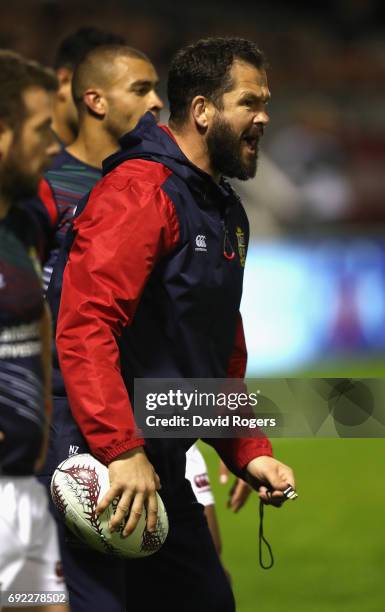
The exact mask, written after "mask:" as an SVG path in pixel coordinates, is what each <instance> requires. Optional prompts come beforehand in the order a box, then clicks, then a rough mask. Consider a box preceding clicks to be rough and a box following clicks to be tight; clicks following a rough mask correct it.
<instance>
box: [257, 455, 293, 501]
mask: <svg viewBox="0 0 385 612" xmlns="http://www.w3.org/2000/svg"><path fill="white" fill-rule="evenodd" d="M246 471H247V475H248V478H247V481H248V483H249V484H250V485H251V486H252V487H253V489H255V490H256V491H258V495H259V497H260V499H261V500H262V501H263V502H264V503H265V504H271V505H272V506H277V507H279V506H282V504H283V502H284V501H285V500H286V497H285V496H284V494H283V491H284V490H285V489H286V488H287V487H288V486H289V485H291V486H292V487H293V489H295V478H294V472H293V470H292V469H291V468H289V466H287V465H285V464H284V463H281V462H280V461H277V459H274V458H273V457H268V456H261V457H256V458H255V459H252V460H251V461H250V463H248V464H247V466H246Z"/></svg>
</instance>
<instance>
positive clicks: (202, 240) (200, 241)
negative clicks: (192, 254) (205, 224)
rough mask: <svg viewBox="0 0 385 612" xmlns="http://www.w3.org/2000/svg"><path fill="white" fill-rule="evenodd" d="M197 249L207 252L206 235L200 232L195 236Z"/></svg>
mask: <svg viewBox="0 0 385 612" xmlns="http://www.w3.org/2000/svg"><path fill="white" fill-rule="evenodd" d="M195 244H196V247H195V250H196V251H205V252H207V245H206V236H204V235H203V234H198V236H197V237H196V238H195Z"/></svg>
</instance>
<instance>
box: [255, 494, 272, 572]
mask: <svg viewBox="0 0 385 612" xmlns="http://www.w3.org/2000/svg"><path fill="white" fill-rule="evenodd" d="M263 513H264V504H263V503H262V501H260V502H259V534H258V535H259V542H258V543H259V565H260V566H261V567H262V569H266V570H267V569H270V568H272V567H273V565H274V557H273V551H272V549H271V546H270V544H269V542H268V541H267V540H266V538H265V536H264V535H263ZM263 544H264V545H265V546H266V548H267V551H268V554H269V557H270V561H269V562H268V563H267V564H265V563H264V561H263V552H262V545H263Z"/></svg>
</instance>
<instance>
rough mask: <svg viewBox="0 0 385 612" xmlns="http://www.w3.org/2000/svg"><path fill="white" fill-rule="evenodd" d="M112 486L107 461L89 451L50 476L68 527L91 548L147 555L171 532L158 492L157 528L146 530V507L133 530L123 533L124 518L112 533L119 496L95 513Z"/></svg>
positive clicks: (133, 555) (121, 553) (126, 555)
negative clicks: (103, 462) (101, 461)
mask: <svg viewBox="0 0 385 612" xmlns="http://www.w3.org/2000/svg"><path fill="white" fill-rule="evenodd" d="M109 487H110V481H109V474H108V469H107V468H106V466H105V465H103V464H102V463H100V461H98V460H97V459H95V458H94V457H92V455H89V454H82V455H74V456H72V457H69V458H68V459H66V460H65V461H63V462H62V463H61V464H60V465H59V466H58V467H57V468H56V470H55V472H54V475H53V477H52V480H51V495H52V499H53V502H54V504H55V506H56V508H57V509H58V511H59V513H60V515H61V517H62V518H63V520H64V522H65V523H66V525H67V527H68V528H69V529H70V530H71V531H72V532H73V533H74V534H75V535H76V536H77V537H78V538H79V539H80V540H82V542H83V543H85V544H86V545H88V546H90V547H91V548H94V549H95V550H98V551H99V552H104V553H107V554H113V555H120V556H123V557H130V558H133V557H147V556H148V555H152V554H153V553H155V552H157V551H158V550H159V549H160V548H161V546H162V545H163V543H164V541H165V539H166V537H167V534H168V517H167V512H166V509H165V507H164V504H163V502H162V499H161V497H160V496H159V494H158V493H157V500H158V519H157V525H156V530H155V531H154V532H153V533H149V532H148V531H147V529H146V521H147V516H146V514H147V513H146V511H143V513H142V514H141V516H140V519H139V522H138V524H137V526H136V528H135V530H134V531H133V533H132V534H130V535H129V536H128V537H123V535H122V532H123V527H124V523H125V521H124V522H122V524H121V526H120V527H119V529H117V530H116V531H114V532H113V533H111V532H110V529H109V527H108V525H109V522H110V520H111V518H112V516H113V514H114V512H115V509H116V507H117V505H118V503H119V499H117V498H115V499H114V501H113V502H112V503H111V504H110V505H109V506H108V508H107V509H106V510H104V512H102V513H101V514H100V515H99V516H98V515H97V514H96V506H97V505H98V502H99V500H100V499H101V498H102V497H103V496H104V495H105V493H106V492H107V491H108V489H109ZM125 520H126V519H125Z"/></svg>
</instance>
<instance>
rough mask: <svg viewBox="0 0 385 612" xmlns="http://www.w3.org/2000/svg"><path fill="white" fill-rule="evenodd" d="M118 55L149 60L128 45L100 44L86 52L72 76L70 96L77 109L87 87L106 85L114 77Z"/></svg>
mask: <svg viewBox="0 0 385 612" xmlns="http://www.w3.org/2000/svg"><path fill="white" fill-rule="evenodd" d="M118 57H130V58H134V59H140V60H143V61H145V62H150V60H149V59H148V57H147V56H146V55H145V54H144V53H142V51H139V50H138V49H134V48H133V47H129V46H128V45H102V46H100V47H95V48H94V49H92V50H91V51H89V52H88V53H87V55H86V56H85V57H84V58H83V59H82V61H81V62H80V63H79V64H78V66H77V67H76V69H75V71H74V74H73V77H72V97H73V99H74V102H75V104H76V106H77V107H78V110H79V109H80V108H81V106H82V103H83V94H84V92H85V91H86V89H88V88H89V87H102V88H104V87H106V86H108V83H109V82H110V79H111V77H112V78H114V61H115V60H116V59H117V58H118Z"/></svg>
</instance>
